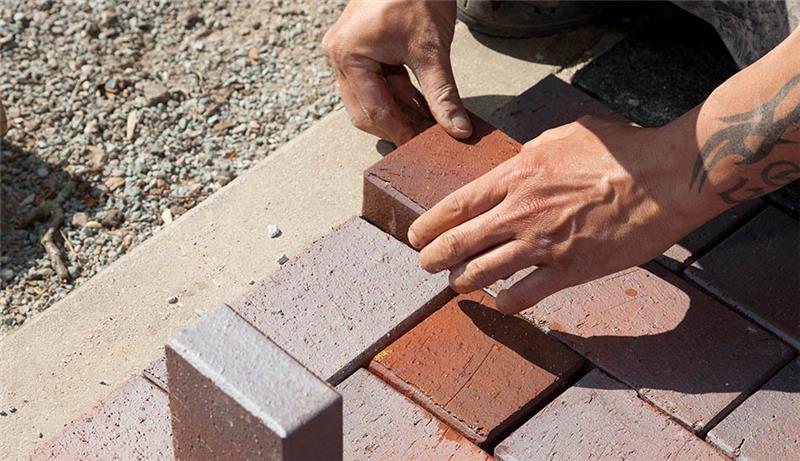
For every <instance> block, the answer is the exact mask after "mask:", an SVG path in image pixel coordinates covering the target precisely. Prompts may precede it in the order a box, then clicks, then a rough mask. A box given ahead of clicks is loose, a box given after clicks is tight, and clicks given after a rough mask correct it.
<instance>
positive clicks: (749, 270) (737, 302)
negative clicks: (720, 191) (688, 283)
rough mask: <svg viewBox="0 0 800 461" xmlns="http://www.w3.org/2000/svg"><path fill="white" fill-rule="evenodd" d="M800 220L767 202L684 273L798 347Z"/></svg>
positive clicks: (799, 342)
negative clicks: (745, 222)
mask: <svg viewBox="0 0 800 461" xmlns="http://www.w3.org/2000/svg"><path fill="white" fill-rule="evenodd" d="M798 255H800V222H798V221H796V220H795V219H794V218H791V217H789V216H788V215H786V214H784V213H783V212H782V211H780V210H777V209H776V208H774V207H769V208H767V209H766V210H764V211H763V212H761V213H759V215H758V216H756V217H755V218H753V220H752V221H750V222H748V223H747V224H746V225H745V226H743V227H742V228H741V229H739V230H738V231H736V232H735V233H734V234H733V235H731V236H730V237H729V238H727V239H725V240H724V241H723V242H722V243H721V244H719V245H718V246H717V247H715V248H714V249H713V250H711V251H710V252H709V253H708V254H707V255H705V256H703V257H702V258H700V260H698V261H697V262H696V263H695V264H693V265H692V266H690V267H689V268H688V269H687V270H686V272H687V276H688V277H689V278H691V279H692V280H694V281H695V282H697V283H698V284H700V285H701V286H703V287H704V288H705V289H707V290H708V291H710V292H711V293H713V294H715V295H716V296H718V297H719V298H721V299H723V300H725V301H726V302H728V303H730V304H731V305H733V306H734V307H736V308H737V309H738V310H740V311H741V312H743V313H744V314H745V315H747V316H748V317H751V318H753V319H754V320H755V321H757V322H758V323H759V324H761V325H763V326H764V327H765V328H767V329H769V330H770V331H772V332H773V333H775V334H776V335H778V336H780V337H782V338H783V339H784V340H786V341H787V342H789V343H790V344H792V345H793V346H794V347H795V348H797V349H800V304H798V299H800V259H798V258H799V256H798Z"/></svg>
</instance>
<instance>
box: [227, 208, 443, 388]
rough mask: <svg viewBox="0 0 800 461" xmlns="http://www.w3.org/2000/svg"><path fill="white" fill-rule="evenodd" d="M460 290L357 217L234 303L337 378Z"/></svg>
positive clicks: (299, 355) (322, 373)
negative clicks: (451, 287)
mask: <svg viewBox="0 0 800 461" xmlns="http://www.w3.org/2000/svg"><path fill="white" fill-rule="evenodd" d="M452 296H453V293H452V292H451V291H450V290H449V289H448V288H447V275H446V274H436V275H431V274H428V273H427V272H425V271H424V270H423V269H422V268H420V266H419V261H418V257H417V253H416V252H415V251H413V250H412V249H411V248H409V247H407V246H406V245H404V244H403V243H401V242H399V241H397V240H395V239H394V238H392V237H391V236H389V235H387V234H385V233H384V232H383V231H381V230H380V229H378V228H376V227H374V226H373V225H371V224H369V223H367V222H366V221H364V220H362V219H360V218H353V219H350V220H348V221H347V222H345V223H344V224H342V225H340V226H339V227H337V228H336V229H334V230H333V231H332V232H331V233H330V234H328V235H326V236H325V237H323V238H321V239H320V240H318V241H316V242H315V243H314V244H312V245H311V246H310V247H308V248H306V249H305V250H304V251H303V252H302V253H301V254H299V255H298V256H296V257H295V258H293V259H292V260H291V261H289V262H287V263H286V264H284V265H283V266H281V267H280V268H279V269H278V270H276V271H275V272H273V273H272V274H270V275H269V276H268V277H267V278H265V279H264V280H262V281H261V282H259V283H257V284H256V286H255V287H254V288H253V289H252V290H251V291H249V292H248V293H247V294H246V295H245V296H243V297H242V298H240V299H239V300H237V301H235V302H233V303H231V304H230V307H231V308H232V309H234V310H235V311H236V312H238V313H239V314H240V315H241V316H242V317H244V318H245V319H247V321H249V322H250V323H251V324H252V325H253V326H254V327H256V328H257V329H258V330H259V331H261V332H262V333H263V334H265V335H266V336H268V337H269V338H270V339H272V340H273V341H275V342H276V343H277V344H278V345H280V346H281V347H282V348H284V349H285V350H286V351H287V352H288V353H289V354H291V355H292V356H293V357H295V358H296V359H297V360H299V361H300V362H301V363H303V364H304V365H305V366H307V367H308V368H309V369H310V370H311V371H312V372H314V373H315V374H317V375H318V376H320V377H322V378H323V379H325V380H327V381H329V382H331V383H333V384H336V383H338V382H340V381H341V380H342V379H344V378H345V377H347V376H348V375H349V374H351V373H352V372H353V371H355V369H356V368H358V367H359V366H362V365H364V366H365V365H366V364H367V363H369V360H370V359H371V358H372V357H373V356H374V355H375V354H376V353H377V352H378V351H380V350H381V349H383V348H384V347H385V346H387V345H388V344H389V343H390V342H391V341H393V340H394V339H396V338H397V337H399V336H400V335H401V334H403V333H404V332H405V331H407V330H409V329H410V328H411V327H412V326H414V325H415V324H417V323H419V321H421V320H422V319H423V318H425V317H426V316H427V315H429V314H430V313H431V312H433V311H434V310H436V309H438V308H439V307H441V306H442V305H444V304H445V303H446V302H447V301H448V300H449V299H450V298H451V297H452Z"/></svg>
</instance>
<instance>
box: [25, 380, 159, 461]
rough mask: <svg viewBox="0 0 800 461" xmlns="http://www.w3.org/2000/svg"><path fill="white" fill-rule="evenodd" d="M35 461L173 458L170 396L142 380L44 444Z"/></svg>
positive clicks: (128, 384) (128, 385) (114, 394)
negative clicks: (168, 397) (48, 460)
mask: <svg viewBox="0 0 800 461" xmlns="http://www.w3.org/2000/svg"><path fill="white" fill-rule="evenodd" d="M31 459H32V460H45V459H53V460H62V459H147V460H154V461H157V460H165V461H166V460H172V459H173V450H172V429H171V427H170V419H169V401H168V399H167V394H165V393H164V392H163V391H162V390H161V389H159V388H158V387H156V386H154V385H153V384H152V383H150V382H149V381H147V380H146V379H144V378H143V377H141V376H137V377H135V378H133V379H131V380H130V381H128V382H126V383H125V384H123V385H122V387H120V388H118V389H116V390H114V391H113V392H112V393H111V395H109V396H108V397H107V398H106V399H105V400H103V401H101V402H99V403H98V404H96V405H95V406H94V407H93V408H92V409H91V410H89V411H88V412H87V413H85V414H83V415H81V416H79V417H78V418H76V419H75V420H73V421H72V422H71V423H69V424H68V425H67V426H66V427H65V428H64V430H63V431H62V432H61V433H59V434H58V435H56V436H54V437H53V438H51V439H49V440H47V441H46V442H44V443H43V444H42V445H40V446H39V447H38V448H37V449H36V450H35V451H34V452H33V454H32V455H31Z"/></svg>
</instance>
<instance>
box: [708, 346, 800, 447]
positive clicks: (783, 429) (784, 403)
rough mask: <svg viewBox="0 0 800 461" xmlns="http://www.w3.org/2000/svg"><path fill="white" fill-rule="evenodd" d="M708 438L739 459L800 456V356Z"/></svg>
mask: <svg viewBox="0 0 800 461" xmlns="http://www.w3.org/2000/svg"><path fill="white" fill-rule="evenodd" d="M708 440H709V441H711V442H712V443H713V444H715V445H717V446H718V447H720V448H721V449H722V450H723V451H724V452H725V453H727V454H728V455H730V456H737V457H738V458H739V459H800V359H797V360H795V361H794V362H792V363H791V364H789V365H787V366H786V367H785V368H784V369H783V370H781V371H780V373H778V374H777V375H776V376H775V377H773V378H772V379H770V380H769V381H768V382H767V383H766V384H765V385H764V386H763V387H762V388H761V389H759V390H758V391H757V392H756V393H755V394H753V395H752V396H750V398H748V399H747V400H745V401H744V403H743V404H742V405H741V406H740V407H739V408H737V409H736V410H734V411H733V413H731V414H730V415H729V416H728V417H727V418H725V419H723V420H722V422H720V423H719V425H717V427H715V428H714V429H712V430H711V432H709V433H708Z"/></svg>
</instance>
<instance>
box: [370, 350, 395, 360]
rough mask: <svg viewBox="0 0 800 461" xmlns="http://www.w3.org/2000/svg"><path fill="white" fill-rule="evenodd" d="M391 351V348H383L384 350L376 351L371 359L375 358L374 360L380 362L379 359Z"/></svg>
mask: <svg viewBox="0 0 800 461" xmlns="http://www.w3.org/2000/svg"><path fill="white" fill-rule="evenodd" d="M391 353H392V350H391V349H384V350H382V351H380V352H378V354H377V355H375V358H374V359H373V360H375V361H376V362H378V363H380V362H381V360H383V359H385V358H386V357H388V356H389V354H391Z"/></svg>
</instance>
